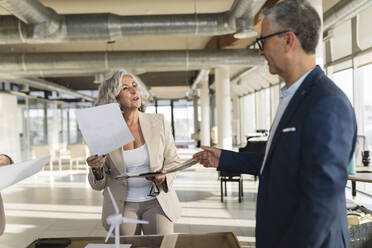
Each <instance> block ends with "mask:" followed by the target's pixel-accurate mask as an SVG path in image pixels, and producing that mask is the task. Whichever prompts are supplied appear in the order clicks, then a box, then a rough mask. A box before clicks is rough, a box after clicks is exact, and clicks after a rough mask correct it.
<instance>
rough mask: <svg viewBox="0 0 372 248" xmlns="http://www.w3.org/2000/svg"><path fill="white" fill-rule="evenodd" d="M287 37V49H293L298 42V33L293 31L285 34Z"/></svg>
mask: <svg viewBox="0 0 372 248" xmlns="http://www.w3.org/2000/svg"><path fill="white" fill-rule="evenodd" d="M285 39H286V51H289V50H292V49H293V48H294V46H295V44H296V39H297V38H296V35H295V34H294V33H293V32H288V33H286V34H285Z"/></svg>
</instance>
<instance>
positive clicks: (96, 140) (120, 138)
mask: <svg viewBox="0 0 372 248" xmlns="http://www.w3.org/2000/svg"><path fill="white" fill-rule="evenodd" d="M76 119H77V121H78V124H79V128H80V130H81V133H82V134H83V137H84V140H85V142H86V143H87V145H88V147H89V150H90V152H91V154H93V155H94V154H97V155H104V154H107V153H109V152H112V151H114V150H115V149H117V148H119V147H122V146H123V145H125V144H128V143H129V142H132V141H133V140H134V138H133V135H132V133H131V132H130V130H129V128H128V126H127V123H126V122H125V120H124V117H123V115H122V113H121V111H120V108H119V104H117V103H111V104H105V105H100V106H97V107H92V108H85V109H78V110H76Z"/></svg>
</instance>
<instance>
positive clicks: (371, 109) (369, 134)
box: [359, 64, 372, 150]
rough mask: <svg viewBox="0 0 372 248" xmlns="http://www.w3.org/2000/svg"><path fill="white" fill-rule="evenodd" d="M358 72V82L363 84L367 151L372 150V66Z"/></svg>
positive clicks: (362, 68)
mask: <svg viewBox="0 0 372 248" xmlns="http://www.w3.org/2000/svg"><path fill="white" fill-rule="evenodd" d="M359 70H360V74H359V75H360V82H362V83H363V84H364V85H363V86H364V90H363V91H364V132H365V135H366V140H367V145H368V146H369V150H372V64H370V65H367V66H363V67H361V68H360V69H359Z"/></svg>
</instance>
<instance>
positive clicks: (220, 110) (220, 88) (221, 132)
mask: <svg viewBox="0 0 372 248" xmlns="http://www.w3.org/2000/svg"><path fill="white" fill-rule="evenodd" d="M215 76H216V108H217V129H218V145H217V146H218V147H219V148H222V149H228V150H231V149H232V134H231V99H230V70H229V68H228V67H219V68H216V69H215Z"/></svg>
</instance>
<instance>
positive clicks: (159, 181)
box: [146, 174, 165, 185]
mask: <svg viewBox="0 0 372 248" xmlns="http://www.w3.org/2000/svg"><path fill="white" fill-rule="evenodd" d="M146 179H147V180H150V181H154V182H155V183H156V184H157V185H160V184H162V183H163V182H164V180H165V175H164V174H161V175H155V176H148V177H146Z"/></svg>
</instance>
